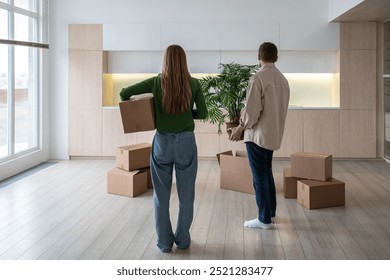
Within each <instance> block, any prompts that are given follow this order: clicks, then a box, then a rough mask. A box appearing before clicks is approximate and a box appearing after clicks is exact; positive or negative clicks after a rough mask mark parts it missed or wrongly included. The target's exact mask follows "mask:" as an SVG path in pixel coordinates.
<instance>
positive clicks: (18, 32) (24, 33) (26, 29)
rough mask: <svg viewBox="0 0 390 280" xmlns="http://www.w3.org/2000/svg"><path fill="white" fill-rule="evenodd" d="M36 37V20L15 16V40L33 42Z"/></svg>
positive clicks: (19, 15)
mask: <svg viewBox="0 0 390 280" xmlns="http://www.w3.org/2000/svg"><path fill="white" fill-rule="evenodd" d="M36 37H37V25H36V20H35V19H34V18H31V17H28V16H24V15H21V14H15V36H14V38H15V40H17V41H29V42H35V41H36Z"/></svg>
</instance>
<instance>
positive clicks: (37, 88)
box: [0, 0, 49, 164]
mask: <svg viewBox="0 0 390 280" xmlns="http://www.w3.org/2000/svg"><path fill="white" fill-rule="evenodd" d="M33 3H34V4H35V5H36V6H35V8H34V10H36V12H33V11H30V10H26V9H23V8H20V7H15V6H14V0H9V3H4V2H0V9H3V10H5V11H6V12H8V38H7V39H2V38H1V39H0V44H5V45H8V85H7V109H8V110H7V111H8V114H7V115H8V116H7V122H8V124H7V131H8V133H7V137H8V139H7V146H8V153H7V155H6V156H5V157H2V158H0V164H3V163H6V162H9V161H11V160H14V159H16V158H20V157H23V156H26V155H28V154H31V153H33V152H36V151H40V150H42V137H43V136H42V95H43V93H42V91H43V88H42V67H43V62H42V58H43V49H47V48H49V45H48V44H42V43H40V42H41V41H43V39H46V38H44V34H45V31H44V30H43V25H44V17H45V16H47V15H45V14H43V13H42V11H43V8H42V7H43V6H41V5H47V4H48V3H47V1H45V0H42V1H39V0H37V1H34V2H33ZM15 14H19V15H23V16H27V17H28V18H30V19H32V20H33V21H35V24H36V26H37V28H36V30H34V34H32V35H33V36H31V38H32V40H31V41H18V40H14V38H15ZM29 39H30V38H29ZM17 46H23V47H27V48H29V50H28V52H29V54H28V56H29V60H30V61H31V63H32V67H31V70H29V75H32V77H31V79H33V81H34V82H33V88H32V91H33V98H32V99H33V100H31V101H29V102H33V104H32V105H31V106H33V115H32V116H31V117H32V118H33V120H32V122H33V123H34V132H33V134H32V137H33V139H32V143H33V146H32V147H29V148H27V149H23V150H22V151H20V152H16V151H15V150H16V149H15V146H16V142H15V141H16V140H17V139H16V135H15V131H16V119H15V106H16V100H15V93H16V87H15V82H16V78H15V75H16V73H15V69H16V65H15V53H16V50H15V49H16V47H17ZM30 48H37V50H33V51H31V50H30ZM29 118H30V116H29Z"/></svg>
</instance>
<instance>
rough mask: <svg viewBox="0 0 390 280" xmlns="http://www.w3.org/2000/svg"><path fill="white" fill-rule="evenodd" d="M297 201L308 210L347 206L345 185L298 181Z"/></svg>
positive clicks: (329, 181)
mask: <svg viewBox="0 0 390 280" xmlns="http://www.w3.org/2000/svg"><path fill="white" fill-rule="evenodd" d="M297 201H298V203H299V204H301V205H303V206H305V207H306V208H308V209H317V208H325V207H333V206H343V205H345V183H344V182H342V181H340V180H337V179H334V178H332V179H330V180H328V181H325V182H324V181H314V180H298V189H297Z"/></svg>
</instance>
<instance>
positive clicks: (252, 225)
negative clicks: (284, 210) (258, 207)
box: [244, 218, 271, 229]
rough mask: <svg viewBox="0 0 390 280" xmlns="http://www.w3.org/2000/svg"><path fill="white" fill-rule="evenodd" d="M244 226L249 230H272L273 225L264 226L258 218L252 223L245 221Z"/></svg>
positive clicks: (251, 221)
mask: <svg viewBox="0 0 390 280" xmlns="http://www.w3.org/2000/svg"><path fill="white" fill-rule="evenodd" d="M244 226H245V227H249V228H262V229H270V228H271V224H264V223H262V222H260V221H259V219H257V218H256V219H253V220H250V221H245V223H244Z"/></svg>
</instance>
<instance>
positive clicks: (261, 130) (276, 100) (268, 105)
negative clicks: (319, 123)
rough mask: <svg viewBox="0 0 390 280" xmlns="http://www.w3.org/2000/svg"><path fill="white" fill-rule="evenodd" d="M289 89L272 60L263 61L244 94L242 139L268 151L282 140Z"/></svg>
mask: <svg viewBox="0 0 390 280" xmlns="http://www.w3.org/2000/svg"><path fill="white" fill-rule="evenodd" d="M289 99H290V88H289V85H288V81H287V79H286V78H285V77H284V75H283V74H282V73H281V72H280V71H279V70H278V69H277V68H276V67H275V64H274V63H269V64H265V65H263V66H262V67H261V69H260V71H259V72H257V73H256V74H254V75H253V76H252V77H251V79H250V81H249V86H248V90H247V94H246V106H245V109H244V111H243V113H242V115H241V120H240V123H241V125H242V126H243V127H244V128H245V132H244V142H254V143H255V144H257V145H259V146H260V147H263V148H265V149H268V150H277V149H279V148H280V145H281V143H282V137H283V131H284V124H285V121H286V115H287V109H288V103H289Z"/></svg>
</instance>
